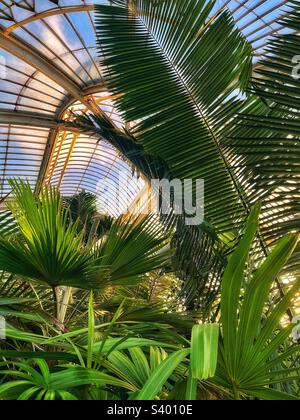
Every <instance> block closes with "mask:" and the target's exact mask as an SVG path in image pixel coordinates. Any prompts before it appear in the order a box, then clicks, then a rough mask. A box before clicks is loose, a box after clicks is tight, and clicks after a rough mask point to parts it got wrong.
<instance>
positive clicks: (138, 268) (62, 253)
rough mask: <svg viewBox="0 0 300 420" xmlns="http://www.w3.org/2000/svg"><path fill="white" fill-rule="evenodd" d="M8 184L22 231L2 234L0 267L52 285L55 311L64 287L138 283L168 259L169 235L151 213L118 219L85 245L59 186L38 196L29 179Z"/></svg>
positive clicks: (16, 217) (15, 215) (15, 216)
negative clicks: (14, 233) (102, 233)
mask: <svg viewBox="0 0 300 420" xmlns="http://www.w3.org/2000/svg"><path fill="white" fill-rule="evenodd" d="M10 184H11V187H12V190H13V194H14V200H13V201H12V202H11V203H10V204H9V206H10V209H11V212H12V214H13V216H14V218H15V221H16V223H17V225H18V228H19V233H18V234H17V235H12V236H11V235H9V236H2V237H1V238H0V269H1V270H3V271H6V272H8V273H11V274H16V275H18V276H20V277H22V278H25V279H27V280H30V281H34V282H38V283H39V284H42V285H45V286H47V287H50V288H52V289H53V291H54V301H55V307H56V310H58V307H59V305H58V302H57V301H58V297H57V289H58V288H59V287H60V286H67V287H75V288H80V289H102V290H104V289H105V288H106V287H114V286H120V285H130V284H131V285H132V284H137V283H138V281H139V280H140V279H141V276H142V275H143V274H145V273H147V272H148V271H152V270H155V269H157V268H160V267H162V266H163V265H164V264H165V263H166V262H167V261H168V259H169V256H170V255H169V254H170V251H169V249H168V247H167V245H168V240H169V234H168V232H166V231H165V230H164V229H163V228H162V226H161V225H160V223H159V222H158V221H156V222H155V220H154V219H153V218H152V217H151V216H148V217H145V218H141V219H140V220H136V221H134V220H132V219H130V218H129V219H128V220H126V221H124V220H122V219H119V220H117V221H116V222H115V223H114V224H113V225H112V227H111V230H110V234H109V235H108V236H107V237H105V238H102V241H101V242H99V243H97V244H95V243H94V242H92V243H91V244H88V245H86V244H85V242H84V240H83V232H79V233H78V232H77V228H78V222H77V221H75V222H74V221H72V220H71V219H70V217H69V210H68V209H66V208H64V206H63V202H62V198H61V197H60V195H59V193H58V191H56V190H55V189H54V188H49V189H44V190H43V191H42V192H41V194H40V197H39V198H36V197H35V196H34V193H33V192H32V191H31V188H30V185H29V184H26V183H24V182H22V181H13V180H12V181H11V182H10ZM59 312H60V311H59V310H58V314H59Z"/></svg>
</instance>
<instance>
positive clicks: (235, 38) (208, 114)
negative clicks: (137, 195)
mask: <svg viewBox="0 0 300 420" xmlns="http://www.w3.org/2000/svg"><path fill="white" fill-rule="evenodd" d="M113 3H115V5H113V6H97V8H96V26H97V33H98V42H99V45H100V46H101V48H102V52H104V55H105V57H106V59H105V64H106V65H107V67H108V73H107V76H108V78H109V80H110V86H111V90H112V91H114V92H115V93H116V94H121V95H120V97H119V99H118V100H117V102H118V106H119V110H120V111H121V112H122V114H123V116H124V118H125V120H126V121H135V122H136V124H135V127H134V129H133V131H132V132H133V134H134V135H135V138H136V140H137V141H138V142H139V143H140V144H142V145H143V146H144V148H145V150H146V151H147V152H148V153H149V152H150V153H153V154H155V155H157V156H159V157H161V158H163V159H164V160H165V162H166V163H167V166H168V168H169V169H170V172H171V173H172V176H174V177H179V178H193V179H196V178H204V180H205V196H206V197H205V209H206V220H207V221H208V222H209V223H210V224H212V225H213V226H215V227H216V228H217V229H218V230H219V231H220V232H221V233H222V234H223V235H224V234H226V235H227V237H229V238H230V237H231V238H234V237H236V236H237V233H238V229H237V228H240V227H241V225H242V223H243V222H244V220H245V218H246V217H247V216H248V215H249V213H250V209H251V206H252V205H253V204H254V203H255V202H257V201H258V200H259V201H260V200H262V201H263V208H262V214H261V231H260V232H258V236H259V242H258V243H259V249H260V251H263V252H264V254H265V255H267V254H268V252H269V246H270V245H273V242H274V241H277V240H278V239H279V238H281V237H282V236H283V235H284V234H286V233H289V232H291V231H292V230H295V229H298V226H299V220H298V216H297V214H299V205H298V202H297V201H298V192H297V191H298V186H297V183H298V169H297V167H298V163H299V162H298V158H297V154H296V153H297V150H298V149H297V148H298V142H297V136H298V135H299V130H298V128H297V121H296V120H297V118H298V114H297V112H296V111H297V109H298V108H297V107H298V105H295V103H296V102H297V95H298V93H297V92H298V88H299V81H291V74H292V67H291V66H292V61H291V59H292V55H293V54H297V51H299V45H298V44H299V37H298V36H297V35H294V34H288V35H283V36H282V35H279V36H277V37H276V38H275V39H274V41H273V42H272V44H271V47H270V50H271V52H270V54H271V56H270V57H268V58H267V59H266V60H264V61H263V62H262V65H263V66H264V67H265V69H264V70H262V71H260V73H261V74H260V79H259V80H257V79H255V80H254V81H253V86H255V89H254V92H252V93H254V95H252V96H250V97H243V96H242V95H241V91H243V89H244V88H246V87H247V82H248V79H249V76H250V72H251V48H250V47H249V45H248V44H247V43H246V41H245V39H244V38H243V36H242V35H241V33H240V32H239V31H238V30H237V29H236V27H235V24H234V22H233V19H232V17H231V16H230V14H229V13H228V12H226V11H223V12H221V13H219V14H218V15H216V16H212V15H211V14H212V9H213V6H214V4H215V2H214V1H197V0H189V1H187V2H182V1H177V0H170V1H162V2H156V1H153V0H132V1H130V2H129V3H128V2H125V1H117V2H113ZM293 5H294V9H293V10H292V11H291V13H290V17H288V18H286V19H285V20H284V21H283V25H285V26H287V27H288V29H289V30H290V29H293V30H295V29H296V30H297V29H299V2H298V1H296V2H293ZM274 57H275V58H274ZM258 94H259V95H260V96H262V97H263V100H261V99H260V98H258V97H257V95H258ZM279 94H280V95H279ZM276 95H277V99H276ZM274 98H275V99H274ZM266 101H269V102H273V105H274V103H275V105H276V104H278V103H279V105H280V106H278V105H277V106H275V107H274V106H272V108H271V110H270V104H269V103H267V102H266ZM294 105H295V109H294ZM287 108H289V112H288V113H287ZM291 110H293V112H291ZM291 114H292V115H291ZM295 114H296V115H295ZM295 119H296V120H295ZM245 121H246V122H245ZM233 231H235V234H234V235H233V234H232V232H233ZM296 258H297V253H296V254H295V257H294V260H291V262H290V266H291V267H292V269H293V270H295V268H297V265H298V264H297V261H296ZM206 280H207V279H206ZM278 284H279V283H278Z"/></svg>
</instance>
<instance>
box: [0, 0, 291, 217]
mask: <svg viewBox="0 0 300 420" xmlns="http://www.w3.org/2000/svg"><path fill="white" fill-rule="evenodd" d="M108 1H109V0H97V1H95V2H94V1H85V0H56V1H48V0H19V1H12V0H0V71H1V73H2V74H1V75H0V76H2V77H0V97H1V100H0V198H1V197H6V196H7V194H8V193H9V185H8V182H7V180H8V179H9V178H10V177H12V176H19V177H21V178H27V179H28V180H29V181H30V183H31V185H32V188H35V187H36V185H37V183H38V182H39V181H41V180H44V181H46V182H49V183H51V184H54V185H58V186H60V187H61V189H62V191H63V192H64V193H65V194H67V195H72V194H75V193H76V192H79V191H80V190H81V189H85V190H87V191H91V192H93V193H96V194H97V195H98V197H99V203H102V204H101V205H102V206H103V208H102V211H103V212H107V213H109V214H114V215H115V206H114V201H113V198H111V197H109V196H107V194H105V191H104V189H103V188H104V187H103V185H104V184H103V182H104V181H105V182H108V183H111V184H112V185H113V186H114V188H117V185H118V177H119V174H120V173H123V174H124V173H125V174H126V176H128V177H130V176H131V168H130V167H129V166H128V165H127V164H126V163H125V162H123V160H122V158H121V157H120V156H119V155H118V153H117V152H116V151H115V150H114V149H113V148H112V147H111V146H110V145H108V144H107V143H106V142H105V141H104V140H103V141H101V142H100V143H98V142H97V139H95V138H93V137H92V136H88V135H86V134H83V133H76V132H72V131H70V130H68V129H67V128H66V127H64V126H63V125H62V124H61V123H60V122H59V121H61V119H62V116H64V117H65V112H66V111H67V110H68V109H70V107H73V108H74V107H75V109H76V110H77V111H78V110H79V111H80V112H83V111H84V110H87V111H90V110H91V109H90V106H89V104H90V102H89V100H90V99H91V98H92V99H93V100H95V99H96V103H97V104H98V106H99V108H100V109H101V110H102V112H105V113H106V114H107V115H108V116H109V117H110V118H112V120H114V123H115V124H117V125H118V124H119V125H121V124H122V122H121V121H120V117H119V116H118V114H117V112H116V110H115V107H114V102H113V99H112V98H110V97H109V92H107V91H106V89H105V80H104V79H103V76H102V74H103V71H102V70H103V69H101V67H100V65H99V64H98V57H97V50H96V36H95V26H94V22H93V4H95V3H107V2H108ZM288 3H289V1H288V0H272V1H270V0H217V1H216V6H215V7H216V10H217V9H218V8H222V7H227V8H228V9H229V10H230V11H231V12H232V14H233V16H234V17H235V20H236V22H237V25H238V26H239V27H240V28H241V30H242V31H243V32H244V34H245V35H246V37H247V38H248V39H249V41H250V42H251V43H252V45H253V47H254V50H255V54H256V56H259V55H261V53H262V51H263V49H264V47H265V46H266V45H267V38H268V37H269V36H270V35H272V34H274V33H277V32H280V31H282V30H283V29H282V28H281V27H280V25H279V24H278V19H279V17H280V16H282V15H284V14H285V13H286V6H287V5H288ZM1 64H2V66H1ZM73 108H72V109H73ZM142 186H143V185H142V182H138V181H135V182H134V189H133V191H132V192H131V193H130V194H131V195H130V197H131V198H133V197H134V195H136V194H138V192H139V191H140V189H141V188H142ZM125 202H126V200H125Z"/></svg>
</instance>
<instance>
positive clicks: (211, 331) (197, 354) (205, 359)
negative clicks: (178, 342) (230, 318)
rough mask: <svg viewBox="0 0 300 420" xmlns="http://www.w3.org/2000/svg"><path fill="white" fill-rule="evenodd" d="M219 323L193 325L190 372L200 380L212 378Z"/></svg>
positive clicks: (215, 360)
mask: <svg viewBox="0 0 300 420" xmlns="http://www.w3.org/2000/svg"><path fill="white" fill-rule="evenodd" d="M218 344H219V324H202V325H195V326H194V328H193V331H192V342H191V373H192V377H193V378H194V379H198V380H200V381H203V380H206V379H209V378H213V377H214V376H215V373H216V368H217V362H218Z"/></svg>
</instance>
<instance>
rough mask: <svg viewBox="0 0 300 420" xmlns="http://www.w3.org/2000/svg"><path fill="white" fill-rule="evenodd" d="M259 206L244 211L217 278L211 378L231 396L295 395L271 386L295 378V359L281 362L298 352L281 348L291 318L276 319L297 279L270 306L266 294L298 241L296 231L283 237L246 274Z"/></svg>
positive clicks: (288, 302)
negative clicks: (217, 328)
mask: <svg viewBox="0 0 300 420" xmlns="http://www.w3.org/2000/svg"><path fill="white" fill-rule="evenodd" d="M259 210H260V209H259V206H256V208H254V210H253V211H252V213H251V216H250V217H249V220H248V223H247V228H246V232H245V235H244V237H243V239H242V240H241V242H240V243H239V245H238V247H237V249H236V251H235V252H234V254H233V255H232V256H231V258H230V260H229V263H228V266H227V268H226V271H225V273H224V276H223V279H222V294H221V321H220V322H221V336H222V340H221V345H220V352H219V365H218V371H217V374H216V377H215V381H216V383H217V384H218V385H220V386H221V387H223V388H225V389H228V390H229V392H230V395H231V396H232V397H233V398H235V399H242V398H247V397H249V396H252V397H257V398H259V399H262V400H263V399H275V400H276V399H283V400H284V399H287V400H289V399H297V397H295V396H293V395H289V394H286V393H283V392H281V391H280V390H278V389H276V388H275V386H276V385H278V384H281V383H285V382H292V381H293V380H299V378H300V370H299V364H298V363H296V364H294V365H293V363H291V367H290V368H289V369H285V368H284V367H283V366H284V363H285V362H288V360H291V358H292V360H293V356H299V354H300V347H299V345H295V346H293V345H290V346H289V347H288V349H284V344H285V342H286V340H288V339H289V337H290V336H291V333H292V330H293V328H295V325H294V324H292V323H291V324H289V325H288V326H287V327H284V326H283V325H281V321H282V319H283V317H284V314H285V312H286V310H287V309H288V307H289V306H290V305H291V302H292V301H293V299H294V298H295V295H296V292H297V291H299V289H300V281H299V279H297V280H296V282H295V284H294V285H293V286H292V287H291V288H290V290H288V292H287V294H286V296H285V297H284V298H282V299H281V300H280V301H279V302H278V303H277V304H274V305H273V306H272V307H269V306H268V298H269V295H270V293H271V288H272V286H273V285H274V282H275V279H276V277H277V276H278V275H279V274H280V272H281V270H282V269H283V267H284V266H285V264H286V262H287V261H288V260H289V258H290V257H291V255H292V254H293V252H294V251H295V249H296V246H297V244H298V242H299V235H289V236H287V237H285V238H283V239H282V240H281V241H280V242H279V243H278V245H277V246H276V247H275V249H274V250H273V251H272V253H271V254H270V255H269V256H268V257H267V258H266V260H265V261H264V262H263V263H262V264H261V265H260V266H259V267H257V268H256V270H255V271H254V272H253V273H250V274H249V271H248V275H247V264H248V263H249V255H250V252H251V249H252V247H253V243H254V239H255V235H256V232H257V229H258V218H259Z"/></svg>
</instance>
